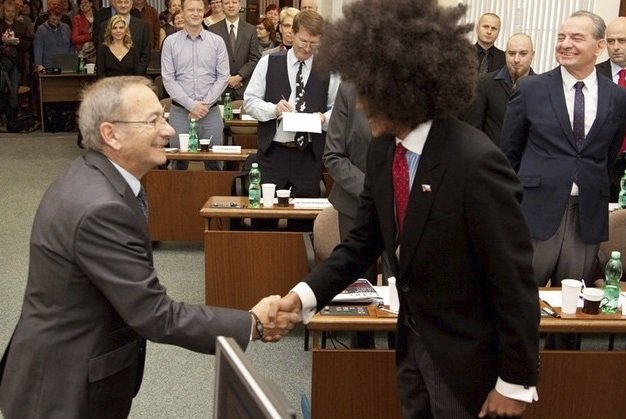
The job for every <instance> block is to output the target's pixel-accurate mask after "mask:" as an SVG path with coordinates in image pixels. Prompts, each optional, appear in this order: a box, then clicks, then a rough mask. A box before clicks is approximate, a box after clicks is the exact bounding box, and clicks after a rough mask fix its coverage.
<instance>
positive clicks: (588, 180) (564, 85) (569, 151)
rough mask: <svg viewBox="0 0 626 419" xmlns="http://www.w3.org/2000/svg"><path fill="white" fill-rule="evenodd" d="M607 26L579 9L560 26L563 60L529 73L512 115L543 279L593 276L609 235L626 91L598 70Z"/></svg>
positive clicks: (510, 137) (507, 123)
mask: <svg viewBox="0 0 626 419" xmlns="http://www.w3.org/2000/svg"><path fill="white" fill-rule="evenodd" d="M605 28H606V26H605V24H604V21H603V20H602V18H600V17H599V16H597V15H595V14H593V13H590V12H587V11H579V12H575V13H574V14H572V15H571V16H570V17H569V18H568V19H567V20H566V21H565V22H564V23H563V24H562V25H561V28H560V29H559V32H558V38H557V43H556V48H555V52H556V58H557V61H558V62H559V64H560V66H559V67H557V68H555V69H554V70H551V71H549V72H547V73H544V74H541V75H538V76H535V77H527V78H525V79H523V80H521V82H520V83H519V86H518V88H517V90H516V91H515V93H514V94H513V97H512V98H511V101H510V102H509V106H508V109H507V112H506V117H505V119H504V125H503V127H502V149H503V150H504V152H505V154H506V155H507V157H508V158H509V160H510V162H511V166H513V168H514V169H515V171H516V172H517V173H518V176H519V178H520V180H521V182H522V186H523V187H524V199H523V201H522V209H523V211H524V214H525V215H526V219H527V220H528V225H529V227H530V233H531V236H532V238H533V247H534V257H533V268H534V273H535V280H536V282H537V284H538V285H539V286H544V285H546V283H547V282H548V280H550V281H551V285H552V286H560V285H561V280H562V279H564V278H575V279H584V280H586V281H588V282H589V283H591V281H592V280H593V276H592V275H593V271H594V267H595V261H596V255H597V253H598V247H599V244H600V242H602V241H605V240H607V239H608V234H609V230H608V203H609V176H608V173H609V172H608V168H609V167H610V165H611V164H613V161H614V160H615V156H616V155H617V151H618V150H619V147H620V145H621V143H622V139H623V138H624V131H625V130H626V91H624V90H622V89H620V88H619V87H617V86H616V85H615V84H614V83H612V82H611V81H610V80H608V79H607V78H605V77H603V76H598V75H597V73H596V68H595V62H596V59H597V57H598V56H599V55H600V54H602V51H603V50H604V47H605V45H606V41H605V39H604V32H605Z"/></svg>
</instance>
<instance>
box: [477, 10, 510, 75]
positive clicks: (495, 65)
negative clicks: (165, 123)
mask: <svg viewBox="0 0 626 419" xmlns="http://www.w3.org/2000/svg"><path fill="white" fill-rule="evenodd" d="M500 25H501V22H500V17H498V15H496V14H494V13H485V14H483V15H482V16H481V17H480V19H478V23H477V24H476V37H477V38H478V41H476V43H475V44H474V48H476V59H477V62H476V65H477V67H476V68H478V72H479V73H480V74H485V73H490V72H492V71H496V70H500V69H501V68H502V67H503V66H504V65H505V64H506V62H505V59H504V51H502V50H501V49H499V48H497V47H496V46H495V45H494V44H495V43H496V39H498V34H499V33H500Z"/></svg>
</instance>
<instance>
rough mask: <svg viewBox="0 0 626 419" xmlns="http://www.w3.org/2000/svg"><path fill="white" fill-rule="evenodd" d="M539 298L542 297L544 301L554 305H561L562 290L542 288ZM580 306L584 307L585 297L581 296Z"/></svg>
mask: <svg viewBox="0 0 626 419" xmlns="http://www.w3.org/2000/svg"><path fill="white" fill-rule="evenodd" d="M581 295H582V294H581ZM539 298H541V299H542V300H543V301H545V302H547V303H548V304H550V305H551V306H552V307H561V301H562V300H561V290H560V289H559V290H554V291H552V290H550V291H548V290H545V291H544V290H540V291H539ZM577 305H578V307H582V306H583V299H582V298H579V299H578V304H577Z"/></svg>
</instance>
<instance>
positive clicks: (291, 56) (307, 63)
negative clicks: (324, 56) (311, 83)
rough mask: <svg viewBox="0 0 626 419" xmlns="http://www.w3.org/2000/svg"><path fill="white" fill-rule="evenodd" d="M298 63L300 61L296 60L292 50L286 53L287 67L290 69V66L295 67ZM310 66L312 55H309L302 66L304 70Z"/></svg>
mask: <svg viewBox="0 0 626 419" xmlns="http://www.w3.org/2000/svg"><path fill="white" fill-rule="evenodd" d="M299 62H300V61H299V60H298V59H297V58H296V54H295V52H293V48H291V49H290V50H288V51H287V65H288V66H290V67H291V66H295V65H297V64H298V63H299ZM312 65H313V55H311V56H310V57H309V58H307V59H306V60H304V66H305V67H306V68H311V66H312Z"/></svg>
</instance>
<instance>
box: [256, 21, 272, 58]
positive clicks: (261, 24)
mask: <svg viewBox="0 0 626 419" xmlns="http://www.w3.org/2000/svg"><path fill="white" fill-rule="evenodd" d="M256 37H257V38H258V40H259V47H261V48H260V51H261V52H263V51H265V50H268V49H271V48H274V47H275V46H276V30H274V25H273V24H272V21H271V20H270V19H269V18H267V17H266V18H259V20H258V21H257V22H256Z"/></svg>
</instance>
